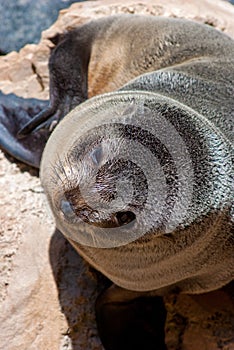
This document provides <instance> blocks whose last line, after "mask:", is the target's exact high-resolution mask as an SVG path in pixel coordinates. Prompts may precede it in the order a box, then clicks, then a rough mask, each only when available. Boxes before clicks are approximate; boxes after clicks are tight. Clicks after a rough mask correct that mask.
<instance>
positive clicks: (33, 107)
mask: <svg viewBox="0 0 234 350" xmlns="http://www.w3.org/2000/svg"><path fill="white" fill-rule="evenodd" d="M47 104H48V102H47V101H43V100H38V99H34V98H29V99H24V98H21V97H18V96H16V95H14V94H9V95H4V94H3V93H2V92H0V148H1V149H2V150H3V151H5V152H7V153H9V154H10V155H11V156H13V157H14V158H16V159H18V160H20V161H22V162H24V163H26V164H29V165H31V166H33V167H35V168H39V165H40V160H41V155H42V152H43V149H44V147H45V144H46V142H47V139H48V138H49V132H48V131H46V130H43V131H40V132H35V133H32V134H30V135H28V136H27V137H25V138H23V139H19V138H18V137H17V133H18V130H19V129H20V128H22V126H23V125H25V124H26V123H28V122H29V121H30V120H31V119H32V117H33V115H35V114H37V113H38V112H40V111H41V110H42V109H44V108H45V106H46V105H47Z"/></svg>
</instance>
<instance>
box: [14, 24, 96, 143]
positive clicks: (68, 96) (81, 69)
mask: <svg viewBox="0 0 234 350" xmlns="http://www.w3.org/2000/svg"><path fill="white" fill-rule="evenodd" d="M95 33H96V30H95V26H93V25H92V26H90V25H89V24H86V25H83V26H80V27H78V28H77V29H75V30H73V31H71V32H68V33H66V34H62V35H60V36H59V37H57V36H56V40H53V38H51V41H52V42H53V43H55V44H56V46H55V47H54V48H53V49H52V52H51V55H50V59H49V73H50V104H49V106H48V107H47V108H46V109H45V110H43V111H42V112H41V113H39V114H38V115H36V116H35V117H34V118H33V119H32V120H31V121H29V122H28V123H27V124H26V125H24V126H23V127H22V128H21V129H20V130H19V133H18V134H19V136H20V137H22V136H25V135H27V134H29V133H30V132H32V131H33V130H39V129H41V128H44V129H47V130H48V129H49V130H50V131H51V129H53V127H54V126H55V125H56V124H57V123H58V122H59V121H60V120H61V119H62V118H63V117H64V116H65V115H66V114H67V113H69V112H70V111H71V110H72V109H73V108H75V107H76V106H78V105H79V104H80V103H81V102H83V101H85V100H86V99H87V98H88V65H89V60H90V54H91V46H92V41H93V39H94V37H95Z"/></svg>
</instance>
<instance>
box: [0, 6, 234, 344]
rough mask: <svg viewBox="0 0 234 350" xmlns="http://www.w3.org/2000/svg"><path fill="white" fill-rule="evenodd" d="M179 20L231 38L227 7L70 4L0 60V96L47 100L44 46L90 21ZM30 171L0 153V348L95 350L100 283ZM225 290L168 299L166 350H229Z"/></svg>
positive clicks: (231, 11) (231, 10) (233, 25)
mask: <svg viewBox="0 0 234 350" xmlns="http://www.w3.org/2000/svg"><path fill="white" fill-rule="evenodd" d="M122 12H125V13H126V12H127V13H144V14H153V15H163V16H174V17H186V18H190V19H194V20H197V21H200V22H204V23H210V24H212V25H214V26H215V27H217V28H219V29H220V30H224V31H225V32H227V33H228V34H229V35H233V36H234V22H233V16H234V7H233V6H232V5H230V4H228V3H226V2H224V1H221V0H220V1H215V2H214V1H211V0H200V1H199V2H197V1H195V0H193V1H190V2H187V1H183V0H171V1H162V0H151V1H148V0H147V1H146V0H141V1H138V0H127V1H124V2H123V1H117V0H109V1H107V0H106V1H105V0H103V1H94V2H84V3H79V4H73V5H72V6H71V7H70V8H69V9H66V10H62V11H61V12H60V15H59V18H58V20H57V21H56V22H55V24H54V25H52V27H51V28H49V29H48V30H46V31H45V32H43V33H42V38H41V41H40V43H39V44H38V45H26V46H25V47H24V48H22V49H21V50H20V52H19V53H17V52H11V53H9V54H8V55H6V56H2V57H0V89H1V90H2V91H3V92H4V93H5V94H8V93H15V94H16V95H18V96H21V97H24V98H31V97H34V98H38V99H42V100H43V99H48V83H49V77H48V69H47V62H48V57H49V52H50V47H52V45H53V44H52V42H51V41H50V40H49V38H51V37H52V36H54V35H55V34H56V33H58V32H63V31H64V30H68V29H69V28H72V27H74V26H76V25H78V24H80V23H84V22H87V21H88V20H90V19H92V18H99V17H101V16H106V15H111V14H114V13H122ZM37 175H38V174H37V172H36V171H35V170H32V169H30V168H28V167H27V166H25V165H22V164H20V163H18V162H16V161H15V160H14V161H13V162H12V159H10V158H9V157H8V156H6V155H4V154H3V153H0V193H1V212H0V237H1V241H0V252H1V255H0V286H1V287H0V302H1V306H0V324H1V337H0V349H10V350H16V349H20V350H32V349H33V350H34V349H35V350H45V349H50V350H58V349H61V350H65V349H66V350H71V349H73V350H78V349H82V350H101V349H103V348H102V345H101V343H100V340H99V338H98V335H97V330H96V325H95V317H94V302H95V299H96V296H97V294H98V293H99V292H100V290H101V289H102V288H103V287H104V285H105V279H104V278H102V277H101V276H100V275H99V274H98V273H96V272H95V271H93V269H92V268H90V267H89V266H88V265H87V264H86V263H85V262H84V261H83V260H82V259H81V258H80V257H79V256H78V254H77V253H76V252H74V250H73V249H72V248H71V246H70V245H69V244H68V242H67V241H66V240H65V239H64V238H63V236H62V235H61V234H60V233H59V232H58V231H56V230H55V226H54V222H53V218H52V217H51V215H50V213H49V209H48V206H47V204H46V202H45V198H44V195H43V191H42V188H41V186H40V181H39V179H38V177H37ZM229 294H230V293H228V292H226V291H225V290H222V291H216V292H212V293H208V294H206V295H201V296H188V295H180V296H176V295H171V296H169V297H167V298H165V302H166V305H167V309H168V319H167V343H168V349H169V350H176V349H183V350H197V349H199V350H218V349H223V350H233V349H234V339H233V334H234V329H233V327H234V326H233V324H234V321H233V314H234V312H233V304H232V300H231V297H230V296H229Z"/></svg>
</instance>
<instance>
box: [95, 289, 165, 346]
mask: <svg viewBox="0 0 234 350" xmlns="http://www.w3.org/2000/svg"><path fill="white" fill-rule="evenodd" d="M96 319H97V326H98V331H99V335H100V338H101V340H102V343H103V345H104V347H105V349H106V350H119V349H121V350H142V349H144V350H166V349H167V347H166V345H165V341H164V337H165V333H164V325H165V321H166V309H165V307H164V303H163V299H162V297H159V296H156V297H147V296H136V293H134V292H133V293H132V296H131V292H129V291H125V290H123V289H121V288H118V287H117V293H116V289H115V288H114V289H113V288H112V287H111V288H109V289H108V290H107V291H105V292H104V293H102V294H101V295H100V296H99V298H98V299H97V302H96Z"/></svg>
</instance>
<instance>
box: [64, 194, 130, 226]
mask: <svg viewBox="0 0 234 350" xmlns="http://www.w3.org/2000/svg"><path fill="white" fill-rule="evenodd" d="M59 209H60V211H61V212H62V214H63V217H64V218H65V219H66V221H68V222H79V221H80V222H81V221H82V222H84V223H86V224H89V225H93V226H96V227H100V228H116V227H121V226H124V225H127V224H130V223H131V222H133V221H134V220H135V219H136V215H135V213H133V212H132V211H130V210H124V211H118V212H116V213H110V214H108V215H106V213H104V212H102V211H98V210H94V209H92V208H91V207H90V206H89V205H88V204H87V203H85V202H84V199H83V198H82V196H81V194H80V192H79V189H78V191H77V189H76V191H74V190H73V191H72V190H70V191H67V193H64V197H63V198H62V199H61V200H60V204H59Z"/></svg>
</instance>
